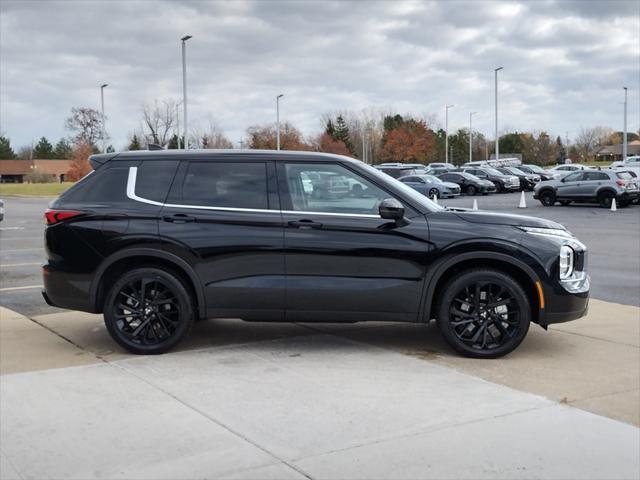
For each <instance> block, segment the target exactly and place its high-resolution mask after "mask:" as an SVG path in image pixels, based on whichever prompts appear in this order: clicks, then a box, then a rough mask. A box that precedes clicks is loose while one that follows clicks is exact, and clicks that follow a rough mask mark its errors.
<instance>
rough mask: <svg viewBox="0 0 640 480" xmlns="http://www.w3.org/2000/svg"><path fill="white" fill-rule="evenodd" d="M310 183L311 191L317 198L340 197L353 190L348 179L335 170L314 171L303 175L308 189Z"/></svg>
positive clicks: (304, 183)
mask: <svg viewBox="0 0 640 480" xmlns="http://www.w3.org/2000/svg"><path fill="white" fill-rule="evenodd" d="M309 183H310V184H311V192H310V193H311V195H312V196H313V197H315V198H340V197H345V196H347V195H349V193H350V191H351V188H350V186H349V183H348V181H347V179H346V178H345V177H343V176H342V175H337V174H335V173H333V172H317V173H316V172H314V173H311V174H308V175H305V176H303V185H304V186H305V187H306V188H305V190H306V191H307V190H308V185H309Z"/></svg>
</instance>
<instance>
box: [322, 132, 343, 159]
mask: <svg viewBox="0 0 640 480" xmlns="http://www.w3.org/2000/svg"><path fill="white" fill-rule="evenodd" d="M315 143H316V146H317V149H318V151H319V152H325V153H334V154H336V155H346V156H347V157H351V156H352V154H351V152H350V151H349V149H348V148H347V146H346V145H345V144H344V142H342V141H340V140H336V139H335V138H333V137H332V136H331V135H330V134H329V133H328V132H324V133H322V134H321V135H320V136H319V137H318V138H317V139H316V142H315Z"/></svg>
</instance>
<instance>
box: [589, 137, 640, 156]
mask: <svg viewBox="0 0 640 480" xmlns="http://www.w3.org/2000/svg"><path fill="white" fill-rule="evenodd" d="M637 154H640V141H638V140H634V141H633V142H629V143H627V155H637ZM596 155H622V144H621V143H617V144H615V145H606V146H604V147H602V148H600V149H599V150H598V151H597V152H596Z"/></svg>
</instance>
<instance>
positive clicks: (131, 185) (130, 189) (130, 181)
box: [127, 167, 380, 219]
mask: <svg viewBox="0 0 640 480" xmlns="http://www.w3.org/2000/svg"><path fill="white" fill-rule="evenodd" d="M137 177H138V167H129V176H128V177H127V197H128V198H130V199H131V200H133V201H136V202H140V203H146V204H149V205H155V206H158V207H171V208H189V209H196V210H215V211H222V212H248V213H279V214H282V213H287V214H295V215H324V216H332V217H356V218H378V219H379V218H380V216H379V215H365V214H360V213H331V212H307V211H304V210H268V209H261V208H239V207H211V206H208V205H181V204H177V203H163V202H156V201H155V200H149V199H148V198H143V197H140V196H138V195H136V179H137Z"/></svg>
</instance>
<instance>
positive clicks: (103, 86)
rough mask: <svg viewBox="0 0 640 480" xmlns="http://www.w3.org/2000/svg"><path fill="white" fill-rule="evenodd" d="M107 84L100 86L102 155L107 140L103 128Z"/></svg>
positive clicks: (105, 149)
mask: <svg viewBox="0 0 640 480" xmlns="http://www.w3.org/2000/svg"><path fill="white" fill-rule="evenodd" d="M108 86H109V84H108V83H103V84H102V85H100V108H101V114H100V115H101V117H102V122H101V123H102V125H101V127H102V128H101V129H100V130H101V132H100V136H101V137H102V153H104V152H106V151H107V139H106V138H105V137H106V129H105V128H104V89H105V88H106V87H108Z"/></svg>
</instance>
